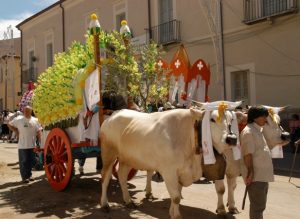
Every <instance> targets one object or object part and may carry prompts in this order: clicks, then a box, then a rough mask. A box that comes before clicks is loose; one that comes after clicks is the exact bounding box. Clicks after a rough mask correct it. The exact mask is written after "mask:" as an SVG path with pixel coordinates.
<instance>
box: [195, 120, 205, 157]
mask: <svg viewBox="0 0 300 219" xmlns="http://www.w3.org/2000/svg"><path fill="white" fill-rule="evenodd" d="M194 131H195V134H194V136H195V145H196V154H202V153H203V150H202V122H201V121H198V120H196V121H195V124H194Z"/></svg>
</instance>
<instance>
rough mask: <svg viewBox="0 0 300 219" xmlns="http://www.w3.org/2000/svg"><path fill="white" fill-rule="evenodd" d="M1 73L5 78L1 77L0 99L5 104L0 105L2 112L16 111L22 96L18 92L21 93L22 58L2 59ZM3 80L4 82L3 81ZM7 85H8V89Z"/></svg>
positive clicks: (10, 57) (0, 64) (9, 57)
mask: <svg viewBox="0 0 300 219" xmlns="http://www.w3.org/2000/svg"><path fill="white" fill-rule="evenodd" d="M0 71H1V73H3V76H1V75H0V99H2V104H3V105H2V106H1V105H0V111H2V110H4V109H8V110H15V109H17V104H18V103H19V102H20V99H21V96H18V92H20V91H21V86H20V85H21V69H20V57H16V56H8V58H7V57H2V58H1V61H0ZM6 75H7V77H6ZM1 79H3V80H2V81H1ZM5 84H7V87H6V86H5ZM5 100H7V103H5Z"/></svg>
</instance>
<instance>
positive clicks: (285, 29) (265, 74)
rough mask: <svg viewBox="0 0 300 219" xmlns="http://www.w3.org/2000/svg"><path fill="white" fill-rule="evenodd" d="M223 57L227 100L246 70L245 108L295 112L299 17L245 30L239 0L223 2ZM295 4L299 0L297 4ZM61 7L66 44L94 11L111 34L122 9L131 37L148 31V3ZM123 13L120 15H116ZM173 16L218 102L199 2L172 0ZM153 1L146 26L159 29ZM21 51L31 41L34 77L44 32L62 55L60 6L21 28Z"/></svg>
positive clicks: (80, 34)
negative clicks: (206, 69) (204, 66)
mask: <svg viewBox="0 0 300 219" xmlns="http://www.w3.org/2000/svg"><path fill="white" fill-rule="evenodd" d="M222 2H223V19H224V20H223V29H224V55H225V70H226V91H227V92H226V93H227V97H228V99H231V96H232V95H231V80H232V79H231V72H233V71H237V70H249V71H250V76H249V87H250V88H251V89H250V104H260V103H263V104H267V105H286V104H290V105H293V106H295V107H300V102H299V101H298V100H299V96H300V95H299V94H300V86H299V85H298V84H299V81H300V76H299V75H300V72H299V69H300V58H299V57H300V44H299V43H298V41H299V38H300V29H299V24H300V16H299V13H295V14H290V15H285V16H282V17H278V18H275V19H273V22H272V23H271V22H270V21H263V22H260V23H257V24H253V25H246V24H244V23H243V22H242V21H243V19H244V17H243V16H244V15H243V14H244V12H243V1H241V0H223V1H222ZM298 2H299V4H300V1H298ZM63 6H64V7H65V16H66V17H65V19H66V20H65V21H66V45H67V46H69V45H70V43H71V42H72V41H74V40H79V41H81V42H83V41H84V33H85V31H86V28H87V25H88V17H89V15H90V14H91V13H93V12H95V13H97V14H98V16H99V20H100V23H101V26H102V28H103V29H104V30H107V31H110V30H113V29H114V28H115V13H116V12H118V11H120V8H121V9H122V8H124V11H125V12H126V14H127V20H128V24H129V26H130V28H131V29H132V32H133V34H134V36H135V37H142V36H144V34H145V33H146V31H145V28H148V11H147V0H124V1H122V0H89V1H88V3H87V1H84V0H73V1H71V0H67V1H65V2H64V3H63ZM121 11H122V10H121ZM173 17H174V18H175V19H177V20H180V21H181V39H182V43H183V44H184V45H185V47H186V49H187V52H188V55H189V58H190V61H191V64H193V63H194V62H195V61H196V60H197V59H198V58H202V59H204V60H205V61H206V62H207V63H209V64H210V66H211V71H212V77H211V85H210V87H209V96H210V99H211V100H218V99H220V98H221V97H222V90H223V89H222V86H221V84H220V83H219V82H218V81H217V79H218V75H217V73H216V58H215V57H216V55H215V50H214V47H213V44H212V41H211V33H210V29H209V26H208V23H207V20H206V17H205V16H204V14H203V10H202V9H201V7H200V1H199V0H189V1H182V0H173ZM158 22H159V18H158V0H151V23H152V26H155V25H158V24H159V23H158ZM21 29H23V38H24V42H25V43H24V45H23V57H24V60H23V63H26V61H27V59H28V58H26V56H27V54H26V53H27V52H25V51H26V50H25V51H24V48H26V46H27V44H26V42H28V43H30V40H31V41H32V40H34V47H35V53H36V55H37V57H38V62H37V67H38V72H41V71H43V70H44V69H45V62H44V60H45V42H44V40H45V37H44V35H45V34H44V33H45V32H47V31H49V30H52V31H53V35H54V48H55V49H54V52H55V53H57V52H60V51H62V33H61V29H62V27H61V9H60V8H59V6H57V7H55V8H53V9H51V10H49V11H48V12H46V13H44V14H42V15H40V16H38V17H37V18H35V19H33V20H31V21H29V22H27V23H26V24H24V25H23V26H22V27H21ZM178 47H179V44H171V45H169V46H166V47H164V49H165V51H166V55H165V58H166V60H167V61H171V59H172V56H173V55H174V53H175V51H176V50H177V49H178Z"/></svg>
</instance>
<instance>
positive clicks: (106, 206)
mask: <svg viewBox="0 0 300 219" xmlns="http://www.w3.org/2000/svg"><path fill="white" fill-rule="evenodd" d="M101 211H103V212H104V213H109V212H110V207H109V205H104V206H103V207H101Z"/></svg>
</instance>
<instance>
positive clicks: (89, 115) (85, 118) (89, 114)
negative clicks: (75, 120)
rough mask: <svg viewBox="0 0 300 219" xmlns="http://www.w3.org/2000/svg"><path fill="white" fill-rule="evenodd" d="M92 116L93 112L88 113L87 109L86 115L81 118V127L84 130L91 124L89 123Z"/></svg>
mask: <svg viewBox="0 0 300 219" xmlns="http://www.w3.org/2000/svg"><path fill="white" fill-rule="evenodd" d="M93 115H94V112H93V111H90V110H89V109H88V108H87V111H86V114H85V116H84V117H83V125H84V128H85V129H88V128H89V126H90V124H91V121H92V118H93Z"/></svg>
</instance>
